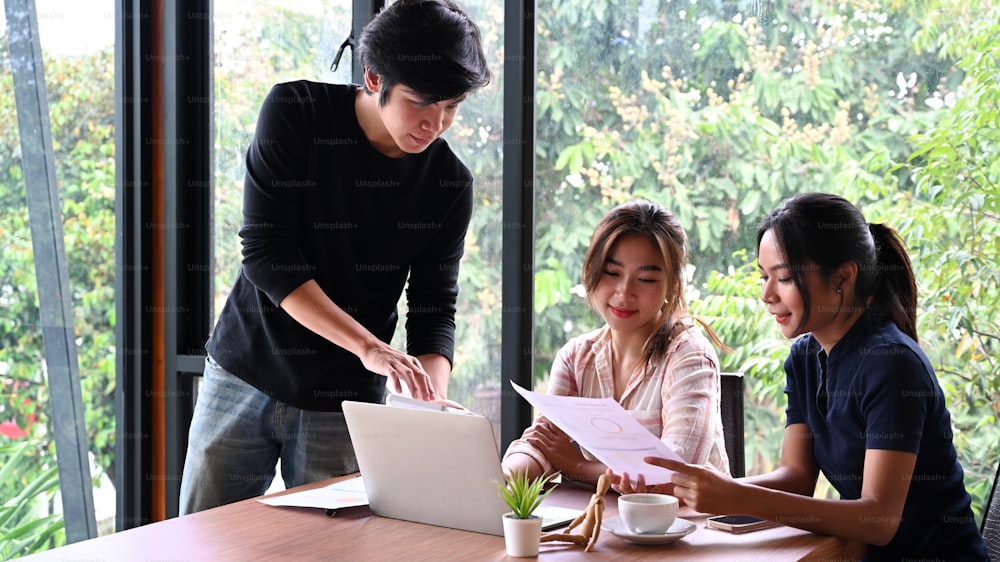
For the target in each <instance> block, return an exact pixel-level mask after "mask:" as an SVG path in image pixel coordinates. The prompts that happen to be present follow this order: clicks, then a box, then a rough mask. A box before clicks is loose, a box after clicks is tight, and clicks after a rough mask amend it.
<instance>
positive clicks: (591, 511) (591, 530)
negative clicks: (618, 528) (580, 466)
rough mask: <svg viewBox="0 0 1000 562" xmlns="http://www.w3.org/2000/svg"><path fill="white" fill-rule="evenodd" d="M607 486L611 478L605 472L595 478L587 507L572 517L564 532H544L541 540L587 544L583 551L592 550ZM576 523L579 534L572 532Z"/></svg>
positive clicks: (602, 515)
mask: <svg viewBox="0 0 1000 562" xmlns="http://www.w3.org/2000/svg"><path fill="white" fill-rule="evenodd" d="M609 488H611V479H610V478H609V477H608V475H607V474H602V475H601V476H600V478H598V479H597V490H596V491H595V492H594V495H593V496H590V503H589V504H587V509H585V510H583V513H581V514H580V516H579V517H577V518H576V519H574V520H573V522H572V523H570V524H569V527H566V530H565V531H564V532H561V533H546V534H544V535H542V540H541V542H552V541H560V542H571V543H573V544H578V545H580V546H583V545H587V548H585V549H584V551H585V552H591V551H593V550H594V545H595V544H597V538H598V537H599V536H600V534H601V521H603V519H604V495H605V494H607V493H608V489H609ZM577 525H579V526H580V534H579V535H577V534H573V532H572V531H573V529H575V528H576V527H577Z"/></svg>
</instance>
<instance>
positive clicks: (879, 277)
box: [868, 224, 918, 341]
mask: <svg viewBox="0 0 1000 562" xmlns="http://www.w3.org/2000/svg"><path fill="white" fill-rule="evenodd" d="M868 229H869V231H870V232H871V234H872V239H873V240H874V241H875V252H876V254H877V257H876V259H875V267H876V268H877V270H876V271H873V272H870V273H873V274H874V275H872V277H873V278H874V279H875V280H876V283H875V288H874V292H873V293H872V294H871V297H870V299H869V301H868V306H869V307H870V308H872V309H874V310H875V311H876V312H878V313H880V314H881V315H883V316H884V317H888V318H891V319H892V321H893V322H895V324H896V326H897V327H898V328H899V329H900V331H902V332H903V333H904V334H906V335H908V336H910V337H911V338H913V341H918V340H917V282H916V279H915V278H914V276H913V267H912V266H911V265H910V258H909V256H908V255H907V253H906V247H905V246H904V245H903V240H902V239H901V238H900V237H899V234H898V233H897V232H896V231H895V230H893V229H892V228H890V227H888V226H886V225H884V224H869V225H868Z"/></svg>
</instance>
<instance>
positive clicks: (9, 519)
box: [0, 438, 66, 560]
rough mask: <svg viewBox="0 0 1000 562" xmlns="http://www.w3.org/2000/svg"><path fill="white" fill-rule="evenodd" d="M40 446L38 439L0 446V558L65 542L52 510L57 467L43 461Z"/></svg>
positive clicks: (57, 488)
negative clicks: (0, 501)
mask: <svg viewBox="0 0 1000 562" xmlns="http://www.w3.org/2000/svg"><path fill="white" fill-rule="evenodd" d="M41 446H44V445H43V442H42V440H40V439H37V438H35V439H26V440H22V441H18V442H13V443H2V444H0V498H3V499H2V501H3V503H2V504H0V559H3V560H10V559H11V558H17V557H20V556H25V555H28V554H31V553H34V552H39V551H42V550H47V549H50V548H54V547H57V546H62V545H63V544H65V543H66V536H65V532H64V531H63V520H62V514H60V513H54V512H53V509H52V506H53V501H54V500H55V498H56V495H57V494H58V493H59V473H58V467H57V466H56V465H55V463H54V462H52V461H51V460H49V461H45V460H43V458H44V457H43V456H42V455H44V454H46V453H42V452H40V451H39V447H41ZM48 458H49V459H52V458H53V457H52V456H51V455H48Z"/></svg>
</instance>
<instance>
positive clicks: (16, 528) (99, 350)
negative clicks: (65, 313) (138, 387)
mask: <svg viewBox="0 0 1000 562" xmlns="http://www.w3.org/2000/svg"><path fill="white" fill-rule="evenodd" d="M36 12H37V16H38V35H39V37H40V43H41V47H42V52H43V54H44V56H43V59H42V61H41V63H42V64H44V73H45V85H44V86H45V88H46V89H47V92H48V107H47V110H48V115H49V119H50V122H51V135H52V145H53V154H52V155H51V156H52V162H53V164H54V168H55V179H56V181H57V183H58V186H59V196H60V201H59V202H60V204H61V207H62V208H61V214H62V228H63V232H64V243H65V252H66V256H67V262H68V273H69V278H68V285H69V290H70V292H71V295H70V298H71V303H72V307H73V323H74V328H75V334H76V351H77V354H78V357H77V358H75V359H77V361H78V367H79V372H80V379H81V386H82V391H83V400H84V403H85V406H86V415H85V417H86V426H87V438H88V441H89V450H90V461H91V466H90V471H91V475H92V476H93V479H94V490H93V497H94V502H95V508H96V517H97V521H98V525H99V529H100V531H101V532H110V531H111V530H112V529H113V528H114V517H115V489H114V486H113V484H112V482H113V474H114V458H113V456H114V432H115V411H114V387H115V372H114V365H115V361H114V357H115V349H114V325H115V317H114V298H115V295H114V281H115V271H114V266H113V264H114V263H115V260H114V253H113V250H114V232H115V225H114V194H115V169H114V168H115V167H114V131H113V125H114V99H113V96H112V95H111V93H112V92H113V91H114V83H113V68H114V48H113V43H114V13H115V9H114V4H113V2H111V1H110V0H104V1H101V2H88V3H86V4H82V3H77V2H72V1H65V0H38V1H37V2H36ZM17 32H20V33H23V32H26V30H18V31H17ZM8 38H9V34H8V29H7V21H6V17H5V15H4V13H0V139H2V140H0V208H2V209H3V212H0V309H2V310H3V312H2V314H0V388H2V390H0V505H2V507H0V513H3V517H0V558H4V559H7V558H12V557H17V556H20V555H23V554H27V553H30V552H34V551H37V550H44V549H47V548H51V547H53V546H58V545H60V544H62V543H64V542H65V534H64V532H63V517H62V510H61V507H60V495H59V475H58V472H57V469H56V466H57V456H56V450H55V445H54V432H53V427H54V426H55V425H56V424H59V423H63V424H65V423H66V421H65V420H63V419H62V418H65V417H66V416H67V415H68V414H69V413H68V412H63V411H53V410H52V408H51V407H50V406H51V403H50V396H51V393H50V390H49V388H48V386H47V385H48V376H47V375H48V373H47V369H46V357H45V348H44V346H43V327H42V324H41V320H40V317H39V312H40V302H39V299H40V295H39V291H38V283H37V278H36V275H51V274H52V272H51V270H50V269H47V268H51V264H41V270H37V269H36V267H37V266H39V264H36V263H35V259H34V254H33V248H32V237H31V232H30V229H29V213H28V206H27V200H26V197H27V189H29V187H28V186H29V185H30V186H31V189H37V188H38V186H39V185H42V186H44V185H45V178H39V177H26V174H25V171H24V167H23V166H22V164H23V161H22V154H21V139H20V132H19V122H18V115H17V113H16V111H17V108H16V107H15V96H14V83H13V73H12V67H11V58H10V50H9V43H8ZM29 134H35V135H37V134H38V133H37V131H32V132H31V133H29ZM70 423H72V422H70Z"/></svg>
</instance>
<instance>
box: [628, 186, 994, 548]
mask: <svg viewBox="0 0 1000 562" xmlns="http://www.w3.org/2000/svg"><path fill="white" fill-rule="evenodd" d="M757 242H758V243H757V245H758V267H759V268H760V274H761V278H762V281H763V287H762V300H763V301H764V303H766V304H767V308H768V312H769V313H770V314H772V315H774V318H775V320H776V321H777V322H778V324H779V326H780V327H781V332H782V333H783V334H784V335H785V337H787V338H795V337H798V336H803V337H801V338H799V339H798V340H797V341H796V342H795V343H794V344H793V345H792V349H791V353H790V354H789V356H788V358H787V359H786V361H785V372H786V376H787V384H786V387H785V394H786V395H787V397H788V409H787V420H786V427H785V437H784V441H783V443H782V449H781V461H780V463H779V466H778V468H777V469H776V470H774V471H773V472H770V473H767V474H763V475H760V476H753V477H748V478H744V479H739V480H734V479H731V478H729V476H728V475H726V474H723V473H720V472H718V471H715V470H713V469H711V468H710V467H702V466H694V465H685V464H683V463H677V462H674V461H669V460H666V459H658V458H649V459H647V462H650V463H651V464H655V465H658V466H662V467H664V468H667V469H670V470H674V471H675V474H674V476H673V483H674V486H675V487H674V494H675V495H676V496H677V497H679V498H681V499H682V500H683V501H685V502H686V503H687V504H688V505H690V506H692V507H693V508H694V509H696V510H698V511H702V512H708V513H748V514H752V515H757V516H759V517H763V518H765V519H770V520H772V521H777V522H779V523H784V524H787V525H790V526H793V527H799V528H802V529H808V530H810V531H815V532H818V533H824V534H830V535H835V536H840V537H844V538H849V539H854V540H858V541H861V542H864V543H866V544H867V545H869V547H868V554H867V556H866V560H903V559H906V560H916V559H919V560H949V561H953V560H954V561H957V560H988V556H987V554H986V546H985V543H984V541H983V538H982V536H981V535H980V534H979V530H978V529H977V527H976V523H975V518H974V516H973V514H972V509H971V507H970V503H971V498H970V497H969V494H968V493H967V492H966V490H965V486H964V483H963V471H962V467H961V465H960V464H959V462H958V460H957V458H956V454H955V447H954V445H953V444H952V429H951V417H950V415H949V413H948V409H947V408H946V406H945V402H944V395H943V393H942V391H941V387H940V385H939V384H938V382H937V378H936V377H935V375H934V370H933V368H932V367H931V365H930V362H929V361H928V359H927V356H926V355H925V354H924V352H923V351H922V350H921V349H920V346H919V345H918V344H917V332H916V307H917V291H916V283H915V280H914V276H913V270H912V268H911V266H910V260H909V258H908V257H907V254H906V249H905V248H904V246H903V243H902V241H901V240H900V238H899V236H898V234H897V233H896V232H895V231H894V230H892V229H891V228H889V227H887V226H885V225H881V224H869V223H868V222H867V221H866V220H865V219H864V217H863V216H862V215H861V212H860V211H858V209H857V208H856V207H854V205H852V204H851V203H849V202H848V201H846V200H844V199H842V198H840V197H837V196H833V195H827V194H820V193H809V194H803V195H799V196H796V197H793V198H791V199H789V200H788V201H786V202H785V204H784V205H783V206H782V207H780V208H779V209H777V210H775V211H774V212H773V213H771V215H770V216H769V217H768V218H767V219H766V220H765V221H764V222H763V223H762V224H761V226H760V228H759V229H758V231H757ZM821 471H822V473H823V475H824V476H825V477H826V478H827V480H829V481H830V483H831V484H832V485H833V487H834V488H836V489H837V491H838V492H839V493H840V496H841V499H840V500H828V499H823V498H814V497H812V496H813V493H814V491H815V487H816V481H817V478H818V475H819V473H820V472H821ZM615 479H616V480H617V478H615ZM621 479H622V480H625V481H626V482H625V484H626V485H625V486H623V487H622V491H623V492H628V491H633V490H638V491H642V490H643V489H644V488H645V486H644V485H643V484H642V483H641V481H640V482H639V483H632V484H630V483H628V482H627V480H628V475H621Z"/></svg>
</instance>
